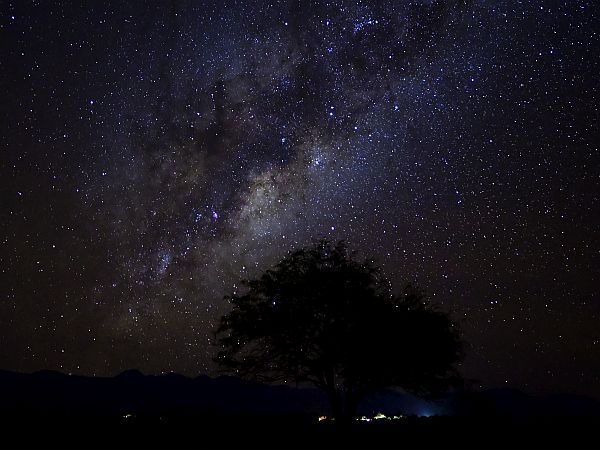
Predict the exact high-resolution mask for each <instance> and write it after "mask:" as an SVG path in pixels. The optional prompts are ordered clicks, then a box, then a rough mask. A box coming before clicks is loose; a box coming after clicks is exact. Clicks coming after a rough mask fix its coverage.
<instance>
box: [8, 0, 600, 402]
mask: <svg viewBox="0 0 600 450" xmlns="http://www.w3.org/2000/svg"><path fill="white" fill-rule="evenodd" d="M0 12H1V16H0V69H1V70H0V92H1V101H0V127H1V131H2V132H1V133H0V151H1V156H0V179H1V184H0V258H1V259H0V268H1V271H0V368H4V369H11V370H18V371H33V370H39V369H57V370H61V371H64V372H72V373H80V374H86V375H93V374H96V375H112V374H115V373H118V372H120V371H122V370H124V369H129V368H137V369H139V370H141V371H143V372H148V373H160V372H169V371H175V372H180V373H183V374H188V375H196V374H198V373H208V374H214V373H215V367H214V366H213V364H212V362H211V358H212V356H213V355H214V352H215V347H214V346H213V342H212V339H213V331H214V326H215V325H216V323H217V321H218V319H219V318H220V316H221V315H222V314H223V313H224V312H225V311H227V304H226V302H224V300H223V295H224V294H228V293H231V292H232V291H234V290H235V289H236V283H239V280H240V279H241V278H244V277H252V276H255V275H257V274H259V273H260V272H261V271H262V270H264V269H265V268H267V267H269V266H270V265H271V264H273V263H274V262H276V261H277V260H279V259H280V258H281V257H282V256H283V255H284V254H285V253H286V252H287V251H288V250H290V249H293V248H296V247H299V246H303V245H306V244H308V243H310V242H311V241H312V240H313V239H316V238H321V237H326V238H329V239H331V240H338V239H345V240H346V241H347V243H348V245H349V247H350V248H351V249H352V250H355V251H356V252H357V254H358V255H359V257H373V258H374V259H375V261H376V263H377V264H378V265H380V266H381V267H382V268H383V270H384V271H385V273H386V274H387V276H388V277H389V278H390V279H391V280H392V282H393V284H394V285H395V286H396V287H397V288H400V287H401V286H402V284H403V283H404V282H407V281H411V282H414V283H416V284H418V285H420V286H423V287H424V288H426V290H427V292H428V293H429V295H430V297H431V298H432V300H433V301H434V302H435V303H437V304H438V305H440V307H441V308H442V309H445V310H448V311H450V312H451V313H452V315H453V317H454V318H455V320H456V321H457V322H458V323H459V324H460V326H461V328H462V330H463V333H464V337H465V340H466V341H467V343H468V345H467V348H466V358H465V361H464V363H463V365H462V370H463V372H464V374H465V376H467V377H468V378H471V379H475V380H477V385H481V386H482V387H497V386H509V387H515V388H520V389H524V390H525V391H528V392H577V393H586V394H591V395H596V396H598V395H600V387H599V386H600V326H599V324H600V298H599V295H600V294H599V292H600V291H599V289H598V282H599V281H600V280H599V275H600V274H599V272H600V233H599V232H600V227H599V225H600V199H599V195H600V189H599V181H600V150H599V144H600V137H599V134H600V133H599V131H598V130H599V126H600V124H599V117H600V113H599V105H600V98H599V97H600V96H599V91H600V75H599V74H600V52H599V49H600V32H599V31H600V20H599V19H600V15H599V13H600V11H599V6H598V3H597V2H595V1H591V0H590V1H584V0H581V1H579V0H573V1H571V0H561V1H559V0H546V1H541V0H540V1H502V0H500V1H494V0H480V1H466V0H463V1H460V0H447V1H443V0H413V1H398V0H394V1H392V0H377V1H375V0H373V1H367V0H365V1H353V2H349V1H348V2H346V1H330V2H317V1H300V0H290V1H271V2H267V1H247V2H246V1H229V0H219V1H209V0H206V1H201V2H199V1H191V0H172V1H165V2H151V1H139V0H135V1H127V2H101V1H89V2H81V4H79V3H77V4H75V3H74V2H67V1H52V2H45V1H33V0H19V1H9V2H7V3H5V4H4V5H3V6H2V8H0Z"/></svg>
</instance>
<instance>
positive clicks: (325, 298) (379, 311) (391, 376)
mask: <svg viewBox="0 0 600 450" xmlns="http://www.w3.org/2000/svg"><path fill="white" fill-rule="evenodd" d="M243 283H244V285H245V287H246V289H245V290H244V293H241V294H234V295H233V296H228V297H226V299H228V300H229V301H230V303H231V304H232V306H233V309H232V310H231V312H229V313H228V314H225V315H224V316H223V317H222V318H221V322H220V325H219V327H218V329H217V337H218V342H219V344H220V345H221V350H220V351H219V353H218V355H217V356H216V361H217V362H219V363H220V364H221V365H222V366H223V367H224V368H225V369H227V370H228V371H230V372H233V373H236V374H237V375H239V376H242V377H245V378H252V379H257V380H259V381H269V382H273V381H282V380H288V381H291V380H294V381H296V382H311V383H313V384H314V385H315V386H317V387H318V388H321V389H323V390H324V391H325V392H326V394H327V396H328V398H329V400H330V402H331V406H332V411H333V415H334V417H336V418H337V419H338V420H342V421H346V420H350V419H351V418H352V417H354V414H355V412H356V408H357V406H358V403H359V401H360V400H361V399H362V398H363V397H364V396H365V395H367V394H370V393H372V392H374V391H376V390H379V389H381V388H384V387H394V386H395V387H401V388H404V389H405V390H407V391H409V392H413V393H416V394H423V393H431V392H437V391H443V390H445V389H447V388H448V387H449V386H450V385H451V384H452V383H453V382H454V381H456V380H458V376H457V372H456V370H455V367H454V365H455V363H456V362H457V361H458V359H459V356H460V352H461V344H460V339H459V337H458V333H457V330H456V328H455V327H454V325H453V323H452V321H451V320H450V319H449V317H448V316H447V315H446V314H444V313H442V312H440V311H436V310H434V309H433V308H431V307H428V306H426V304H425V303H424V297H423V295H422V293H421V292H420V291H417V290H415V289H412V288H410V286H408V287H407V288H406V289H405V291H404V293H403V294H402V295H400V296H394V295H392V292H391V286H390V284H389V282H388V281H387V280H386V279H384V278H383V277H382V276H381V275H380V271H379V270H377V269H376V268H375V267H374V266H373V265H372V264H371V263H369V262H364V263H359V262H357V261H355V260H354V259H353V258H352V257H351V255H349V253H348V251H347V249H346V247H345V245H344V244H343V243H341V242H340V243H337V244H335V245H333V244H331V243H329V242H327V241H319V242H317V243H316V244H314V245H312V246H310V247H306V248H302V249H300V250H297V251H294V252H293V253H290V254H289V255H288V256H286V257H285V258H283V259H282V260H281V262H279V263H278V264H277V265H275V266H274V267H273V268H272V269H269V270H267V271H266V272H265V273H264V274H263V275H262V276H260V277H259V278H257V279H253V280H244V281H243Z"/></svg>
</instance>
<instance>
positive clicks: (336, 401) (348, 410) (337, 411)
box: [327, 389, 358, 424]
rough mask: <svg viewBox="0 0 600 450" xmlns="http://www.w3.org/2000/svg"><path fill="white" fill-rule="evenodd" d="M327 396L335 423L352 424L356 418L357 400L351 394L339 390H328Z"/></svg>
mask: <svg viewBox="0 0 600 450" xmlns="http://www.w3.org/2000/svg"><path fill="white" fill-rule="evenodd" d="M327 396H328V398H329V402H330V403H331V412H332V415H333V418H334V419H335V421H336V422H338V423H340V424H350V423H352V422H353V421H354V419H355V417H356V408H357V406H358V402H357V401H356V398H355V397H354V396H353V395H351V394H350V393H347V392H343V391H342V390H338V389H332V390H328V391H327Z"/></svg>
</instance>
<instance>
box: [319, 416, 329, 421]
mask: <svg viewBox="0 0 600 450" xmlns="http://www.w3.org/2000/svg"><path fill="white" fill-rule="evenodd" d="M324 420H327V416H319V422H323V421H324Z"/></svg>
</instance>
